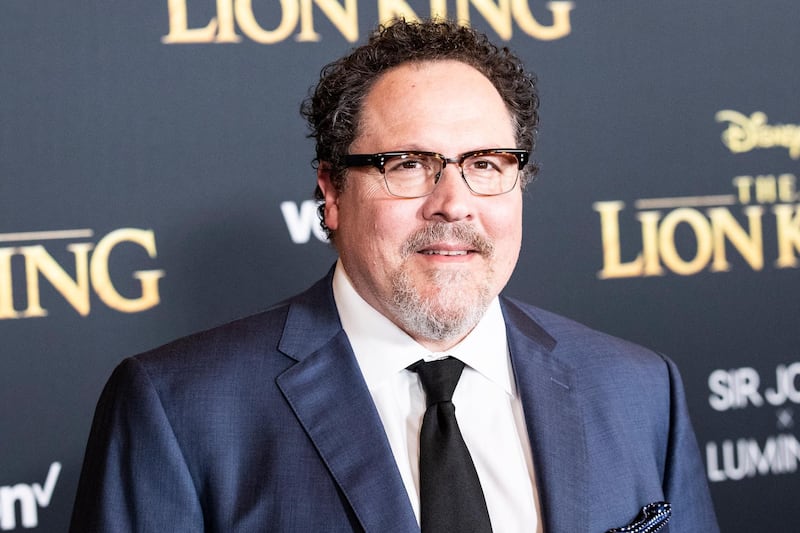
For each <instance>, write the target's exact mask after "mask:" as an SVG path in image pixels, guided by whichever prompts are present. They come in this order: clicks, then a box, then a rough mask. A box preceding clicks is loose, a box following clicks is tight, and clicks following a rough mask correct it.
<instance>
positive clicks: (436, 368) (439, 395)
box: [409, 357, 464, 407]
mask: <svg viewBox="0 0 800 533" xmlns="http://www.w3.org/2000/svg"><path fill="white" fill-rule="evenodd" d="M409 369H410V370H413V371H414V372H416V373H417V374H418V375H419V381H420V383H422V389H423V390H424V391H425V402H426V404H427V405H428V407H430V406H431V405H433V404H437V403H442V402H449V401H452V399H453V392H455V390H456V385H458V380H459V378H460V377H461V372H462V371H463V370H464V363H463V362H461V361H459V360H458V359H455V358H453V357H447V358H445V359H438V360H436V361H429V362H427V363H426V362H424V361H419V362H417V363H414V364H413V365H412V366H411V367H409Z"/></svg>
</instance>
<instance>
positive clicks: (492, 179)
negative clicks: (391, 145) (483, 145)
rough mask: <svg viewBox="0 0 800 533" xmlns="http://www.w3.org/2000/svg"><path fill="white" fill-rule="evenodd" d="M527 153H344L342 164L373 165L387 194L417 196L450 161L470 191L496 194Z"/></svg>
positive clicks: (511, 181) (508, 184)
mask: <svg viewBox="0 0 800 533" xmlns="http://www.w3.org/2000/svg"><path fill="white" fill-rule="evenodd" d="M528 157H529V154H528V152H527V151H525V150H518V149H516V148H492V149H485V150H475V151H473V152H466V153H463V154H461V155H459V156H457V157H453V158H449V157H445V156H443V155H442V154H439V153H436V152H384V153H381V154H349V155H346V156H345V157H344V166H346V167H367V166H373V167H375V168H377V169H378V170H379V171H380V172H381V174H383V179H384V181H385V182H386V188H387V190H388V191H389V194H391V195H392V196H398V197H400V198H419V197H421V196H427V195H429V194H431V193H432V192H433V189H434V188H436V184H437V183H439V180H440V179H441V177H442V172H443V171H444V167H446V166H447V164H448V163H453V164H455V165H458V168H460V169H461V177H462V178H463V179H464V182H465V183H466V184H467V187H469V189H470V190H471V191H472V192H473V193H475V194H479V195H482V196H495V195H498V194H505V193H507V192H509V191H511V190H512V189H513V188H514V186H515V185H516V184H517V180H518V179H519V173H520V170H522V168H523V167H524V166H525V164H526V163H527V162H528Z"/></svg>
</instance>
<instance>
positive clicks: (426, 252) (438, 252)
mask: <svg viewBox="0 0 800 533" xmlns="http://www.w3.org/2000/svg"><path fill="white" fill-rule="evenodd" d="M471 252H472V250H420V251H419V253H421V254H422V255H450V256H457V255H467V254H469V253H471Z"/></svg>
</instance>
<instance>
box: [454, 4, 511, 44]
mask: <svg viewBox="0 0 800 533" xmlns="http://www.w3.org/2000/svg"><path fill="white" fill-rule="evenodd" d="M470 4H472V5H474V6H475V9H477V10H478V11H479V12H480V13H481V15H483V18H484V19H485V20H486V22H488V23H489V25H490V26H491V27H492V29H493V30H494V31H495V32H496V33H497V36H498V37H500V38H501V39H502V40H504V41H508V40H509V39H511V4H510V3H509V0H497V3H496V4H495V3H494V2H492V0H457V1H456V16H457V19H458V20H463V21H469V20H470V17H469V5H470Z"/></svg>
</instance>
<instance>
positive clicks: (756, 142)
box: [715, 109, 800, 159]
mask: <svg viewBox="0 0 800 533" xmlns="http://www.w3.org/2000/svg"><path fill="white" fill-rule="evenodd" d="M715 118H716V120H717V122H728V127H727V128H726V129H725V131H723V132H722V143H723V144H724V145H725V146H727V147H728V149H729V150H730V151H731V152H733V153H742V152H749V151H750V150H753V149H755V148H775V147H782V148H787V149H788V150H789V156H790V157H791V158H792V159H798V158H800V125H794V124H777V125H774V126H770V125H769V124H767V115H766V114H765V113H763V112H761V111H756V112H755V113H753V114H752V115H750V116H749V117H748V116H746V115H743V114H742V113H739V112H737V111H732V110H730V109H725V110H722V111H719V112H717V114H716V117H715Z"/></svg>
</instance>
